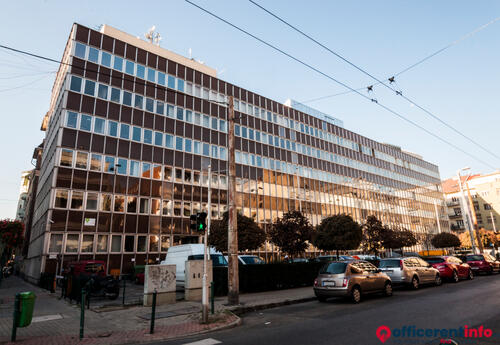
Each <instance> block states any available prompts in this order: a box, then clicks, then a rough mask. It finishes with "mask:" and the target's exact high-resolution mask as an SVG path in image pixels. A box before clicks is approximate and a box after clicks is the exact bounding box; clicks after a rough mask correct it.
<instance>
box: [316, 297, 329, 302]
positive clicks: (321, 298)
mask: <svg viewBox="0 0 500 345" xmlns="http://www.w3.org/2000/svg"><path fill="white" fill-rule="evenodd" d="M317 297H318V301H319V302H326V300H327V298H326V297H325V296H317Z"/></svg>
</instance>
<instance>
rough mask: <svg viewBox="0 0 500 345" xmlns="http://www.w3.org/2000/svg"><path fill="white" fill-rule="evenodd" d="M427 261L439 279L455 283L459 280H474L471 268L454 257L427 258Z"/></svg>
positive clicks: (425, 258)
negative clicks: (436, 271) (437, 272)
mask: <svg viewBox="0 0 500 345" xmlns="http://www.w3.org/2000/svg"><path fill="white" fill-rule="evenodd" d="M424 260H425V261H427V262H428V263H430V264H431V265H432V267H434V268H435V269H437V270H438V271H439V274H440V275H441V279H450V280H451V281H452V282H454V283H457V282H458V281H459V280H460V279H474V274H473V273H472V269H471V267H470V266H469V265H468V264H467V263H465V262H462V260H460V259H459V258H457V257H455V256H427V257H424Z"/></svg>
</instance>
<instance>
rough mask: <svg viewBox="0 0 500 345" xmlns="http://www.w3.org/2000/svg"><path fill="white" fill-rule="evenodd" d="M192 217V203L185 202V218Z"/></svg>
mask: <svg viewBox="0 0 500 345" xmlns="http://www.w3.org/2000/svg"><path fill="white" fill-rule="evenodd" d="M190 215H191V203H190V202H186V201H184V211H183V216H184V217H189V216H190Z"/></svg>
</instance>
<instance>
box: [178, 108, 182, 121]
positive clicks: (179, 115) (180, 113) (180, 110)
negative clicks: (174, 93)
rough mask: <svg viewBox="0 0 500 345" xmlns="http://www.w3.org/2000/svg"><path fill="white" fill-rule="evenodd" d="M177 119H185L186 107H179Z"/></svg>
mask: <svg viewBox="0 0 500 345" xmlns="http://www.w3.org/2000/svg"><path fill="white" fill-rule="evenodd" d="M177 120H184V109H182V108H180V107H177Z"/></svg>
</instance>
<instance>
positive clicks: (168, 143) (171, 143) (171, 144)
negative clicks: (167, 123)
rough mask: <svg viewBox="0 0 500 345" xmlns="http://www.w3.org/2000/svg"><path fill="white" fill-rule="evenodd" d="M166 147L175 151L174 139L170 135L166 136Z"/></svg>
mask: <svg viewBox="0 0 500 345" xmlns="http://www.w3.org/2000/svg"><path fill="white" fill-rule="evenodd" d="M165 146H166V147H168V148H170V149H173V148H174V137H173V136H172V135H170V134H165Z"/></svg>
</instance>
